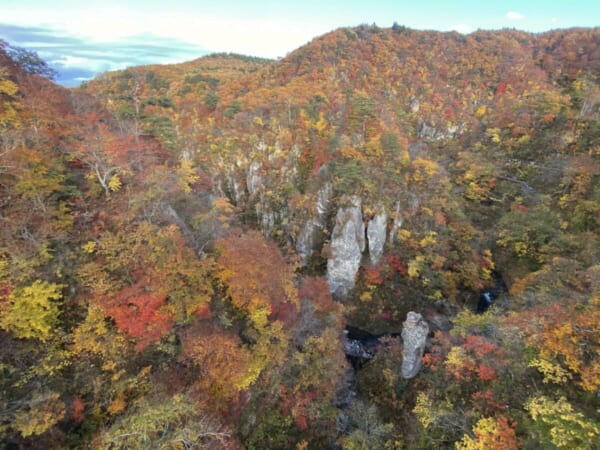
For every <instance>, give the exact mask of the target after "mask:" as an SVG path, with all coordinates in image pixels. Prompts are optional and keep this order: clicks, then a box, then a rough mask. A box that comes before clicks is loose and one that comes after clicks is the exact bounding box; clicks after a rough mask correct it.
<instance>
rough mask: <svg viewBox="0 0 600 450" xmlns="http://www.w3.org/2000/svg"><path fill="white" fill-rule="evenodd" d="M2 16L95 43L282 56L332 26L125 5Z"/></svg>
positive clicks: (9, 11) (4, 11) (10, 11)
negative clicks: (145, 38) (166, 44)
mask: <svg viewBox="0 0 600 450" xmlns="http://www.w3.org/2000/svg"><path fill="white" fill-rule="evenodd" d="M0 18H2V19H1V21H2V22H5V23H11V24H13V25H19V26H43V27H45V28H49V29H54V30H56V32H57V33H60V34H62V35H67V36H74V37H77V38H82V39H86V40H88V42H90V43H117V42H120V41H124V40H127V39H128V38H131V37H134V36H139V35H143V34H152V35H153V36H154V37H158V38H170V39H175V40H178V41H182V42H187V43H189V44H194V45H197V46H199V47H201V48H203V49H205V50H207V51H209V52H214V51H219V52H220V51H226V52H235V53H244V54H248V55H253V56H263V57H271V58H274V57H277V56H284V55H285V54H286V53H287V52H289V51H292V50H294V49H295V48H297V47H300V46H301V45H303V44H305V43H306V42H308V41H309V40H311V39H312V38H313V37H315V36H316V35H319V34H322V33H325V32H327V31H329V30H330V28H331V27H330V25H328V24H326V23H318V22H314V23H301V22H293V21H289V20H278V19H275V18H273V19H271V18H269V19H258V18H252V17H248V18H239V17H238V18H231V17H227V16H207V15H197V14H189V13H188V14H186V13H182V12H171V13H169V14H164V13H161V12H154V11H134V10H131V9H127V8H125V7H123V8H93V9H92V8H89V9H88V8H85V7H78V8H72V9H69V10H62V9H60V10H58V9H54V10H52V9H24V8H23V9H20V8H4V7H2V6H0Z"/></svg>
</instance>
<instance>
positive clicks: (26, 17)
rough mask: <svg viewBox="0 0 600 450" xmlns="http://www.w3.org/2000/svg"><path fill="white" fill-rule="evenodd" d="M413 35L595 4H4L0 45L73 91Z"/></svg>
mask: <svg viewBox="0 0 600 450" xmlns="http://www.w3.org/2000/svg"><path fill="white" fill-rule="evenodd" d="M393 22H397V23H399V24H400V25H405V26H408V27H411V28H417V29H432V30H441V31H446V30H457V31H460V32H463V33H469V32H471V31H475V30H477V29H479V28H483V29H499V28H506V27H508V28H518V29H523V30H527V31H534V32H540V31H546V30H549V29H553V28H567V27H574V26H585V27H591V26H600V0H571V1H564V0H552V1H550V0H543V1H542V0H531V1H527V0H522V1H512V0H506V1H485V0H479V1H472V0H468V1H441V0H427V1H418V0H411V1H405V0H385V1H384V0H361V1H357V0H330V1H319V0H303V1H285V0H277V1H275V0H264V1H250V0H246V1H244V0H233V1H227V0H221V1H219V0H211V1H204V0H195V1H194V0H171V1H157V0H143V1H142V0H130V1H126V0H119V1H114V0H103V1H93V0H88V1H82V0H76V1H73V0H53V1H51V0H2V1H1V2H0V38H1V39H4V40H6V41H8V42H10V43H11V44H13V45H17V46H21V47H26V48H28V49H31V50H35V51H37V52H38V53H39V54H40V56H42V57H43V58H44V59H46V60H47V61H48V62H49V63H50V64H51V65H52V66H53V67H55V68H56V69H58V70H59V72H60V76H59V78H58V81H59V82H61V83H63V84H65V85H71V86H72V85H75V84H77V83H79V82H80V81H82V80H85V79H89V78H91V77H93V76H94V75H95V74H97V73H99V72H102V71H106V70H114V69H121V68H125V67H128V66H133V65H139V64H151V63H158V64H163V63H173V62H180V61H186V60H190V59H194V58H197V57H198V56H202V55H204V54H207V53H212V52H223V51H224V52H235V53H243V54H248V55H253V56H262V57H268V58H276V57H283V56H285V55H286V54H287V53H289V52H291V51H292V50H294V49H296V48H298V47H299V46H301V45H303V44H305V43H307V42H309V41H310V40H311V39H313V38H314V37H316V36H319V35H321V34H323V33H326V32H328V31H331V30H333V29H335V28H339V27H342V26H355V25H359V24H361V23H368V24H372V23H376V24H377V25H379V26H381V27H389V26H391V25H392V23H393Z"/></svg>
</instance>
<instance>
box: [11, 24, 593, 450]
mask: <svg viewBox="0 0 600 450" xmlns="http://www.w3.org/2000/svg"><path fill="white" fill-rule="evenodd" d="M51 75H52V73H51V71H50V70H48V67H47V66H46V65H45V63H44V62H43V61H41V60H36V58H35V55H34V54H31V53H27V52H25V53H23V52H21V53H19V52H16V53H15V51H14V49H12V48H11V47H10V46H9V45H8V44H7V43H1V45H0V341H1V345H0V443H1V444H2V445H1V447H2V448H7V449H20V448H23V449H25V448H27V449H35V448H45V449H47V448H52V449H54V448H56V449H63V448H102V449H105V448H106V449H136V448H139V449H146V448H157V449H158V448H164V449H189V448H214V449H221V448H228V449H242V448H243V449H320V448H323V449H327V448H332V449H338V448H339V449H385V448H389V449H395V448H409V449H413V448H415V449H417V448H422V449H430V448H456V449H502V450H505V449H517V448H526V449H539V448H548V449H553V448H559V449H595V448H599V444H598V442H600V409H599V408H600V359H599V358H600V355H599V353H600V325H599V324H600V78H599V77H600V29H598V28H595V29H569V30H555V31H551V32H547V33H541V34H530V33H525V32H520V31H516V30H501V31H477V32H474V33H471V34H469V35H462V34H458V33H455V32H452V33H440V32H433V31H417V30H412V29H408V28H405V27H402V26H399V25H396V24H395V25H394V26H393V27H392V28H391V29H385V28H378V27H376V26H359V27H356V28H342V29H338V30H335V31H333V32H331V33H328V34H325V35H323V36H321V37H318V38H316V39H315V40H313V41H312V42H310V43H308V44H307V45H305V46H303V47H301V48H299V49H297V50H295V51H294V52H292V53H290V54H289V55H287V56H286V57H285V58H282V59H280V60H276V61H275V60H265V59H260V58H253V57H248V56H242V55H235V54H214V55H210V56H206V57H202V58H199V59H197V60H194V61H190V62H186V63H183V64H175V65H164V66H160V65H153V66H140V67H131V68H128V69H126V70H123V71H116V72H107V73H104V74H101V75H99V76H98V77H96V78H95V79H94V80H91V81H89V82H87V83H84V84H83V85H82V86H81V87H79V88H75V89H65V88H62V87H60V86H58V85H56V84H55V83H53V82H52V81H51V80H50V79H48V77H49V76H50V77H51ZM482 299H483V300H486V301H487V300H489V302H487V303H485V304H483V305H482V303H481V302H482V301H483V300H482ZM490 302H491V303H492V304H491V307H489V308H487V307H488V303H490ZM478 303H479V308H478ZM478 309H479V311H478ZM411 311H412V312H416V313H419V314H420V315H421V316H422V317H423V318H424V321H425V322H426V323H427V324H428V330H429V335H428V337H427V342H426V345H425V349H424V350H425V351H424V354H423V356H422V358H419V361H420V363H421V365H422V367H421V368H420V371H418V374H417V375H416V376H414V377H410V378H405V377H403V370H404V366H403V352H404V351H405V347H406V345H405V344H406V337H405V338H404V342H403V339H402V338H401V337H400V335H401V332H402V329H403V323H404V324H405V327H406V323H407V322H408V320H407V314H408V313H409V312H411ZM405 321H406V322H405ZM356 330H362V331H356ZM361 333H362V334H361ZM359 335H361V336H368V337H369V339H370V345H371V347H369V350H368V351H367V352H366V353H365V355H367V356H366V357H364V358H362V359H360V358H358V360H357V359H356V358H353V357H350V356H347V355H349V346H348V340H349V337H354V336H359ZM375 336H377V338H375ZM404 336H406V335H404ZM375 340H376V342H378V344H379V345H378V346H376V347H374V346H373V345H372V344H373V342H374V341H375ZM361 351H362V350H361ZM359 353H360V352H358V353H357V354H359ZM405 356H406V355H405ZM401 367H402V370H401ZM417 370H418V367H417ZM405 376H406V375H405Z"/></svg>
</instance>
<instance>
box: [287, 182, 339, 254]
mask: <svg viewBox="0 0 600 450" xmlns="http://www.w3.org/2000/svg"><path fill="white" fill-rule="evenodd" d="M332 195H333V185H332V184H331V183H329V182H328V183H325V185H324V186H323V187H322V188H321V189H320V190H319V191H318V192H317V202H316V205H315V210H316V213H315V215H314V216H313V217H311V218H310V219H308V220H307V221H306V223H305V224H304V226H303V227H302V230H301V231H300V234H299V235H298V238H297V240H296V251H297V252H298V255H299V256H300V264H302V265H304V264H306V260H307V258H309V257H310V256H311V255H312V254H313V252H314V251H315V249H316V248H317V247H318V246H319V244H320V243H321V237H322V235H323V229H324V228H325V226H326V223H325V220H326V214H327V210H328V209H329V204H330V202H331V197H332Z"/></svg>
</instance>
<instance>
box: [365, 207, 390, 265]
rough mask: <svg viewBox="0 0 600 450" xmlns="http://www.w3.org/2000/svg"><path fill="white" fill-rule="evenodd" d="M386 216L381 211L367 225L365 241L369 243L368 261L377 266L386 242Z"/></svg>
mask: <svg viewBox="0 0 600 450" xmlns="http://www.w3.org/2000/svg"><path fill="white" fill-rule="evenodd" d="M387 222H388V215H387V212H385V210H383V209H382V210H381V212H379V213H378V214H376V215H375V216H374V217H373V218H372V219H371V220H369V223H368V224H367V240H368V241H369V260H370V261H371V264H373V265H375V264H378V263H379V261H380V260H381V256H382V255H383V247H384V245H385V241H386V231H387Z"/></svg>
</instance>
